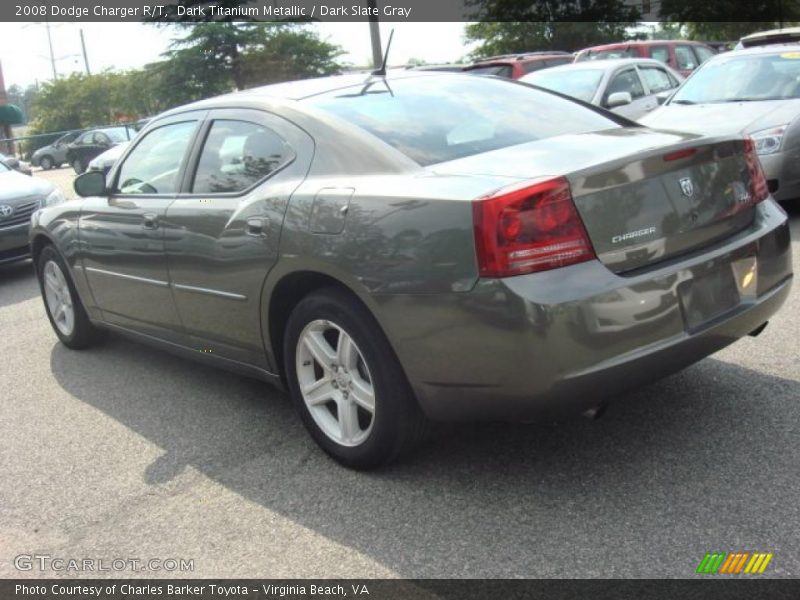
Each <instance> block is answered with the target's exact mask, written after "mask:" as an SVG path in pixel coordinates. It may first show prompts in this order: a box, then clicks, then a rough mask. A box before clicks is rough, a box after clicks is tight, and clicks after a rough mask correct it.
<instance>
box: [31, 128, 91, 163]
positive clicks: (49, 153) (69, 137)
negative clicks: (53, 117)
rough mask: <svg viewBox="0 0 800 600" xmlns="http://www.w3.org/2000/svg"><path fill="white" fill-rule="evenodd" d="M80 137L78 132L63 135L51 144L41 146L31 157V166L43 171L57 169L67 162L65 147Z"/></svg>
mask: <svg viewBox="0 0 800 600" xmlns="http://www.w3.org/2000/svg"><path fill="white" fill-rule="evenodd" d="M78 135H80V131H71V132H69V133H65V134H64V135H62V136H61V137H60V138H58V139H57V140H56V141H55V142H53V143H52V144H48V145H47V146H42V147H41V148H39V149H38V150H36V151H35V152H34V153H33V155H32V156H31V164H32V165H33V166H34V167H41V168H42V169H44V170H45V171H47V170H49V169H52V168H58V167H60V166H61V165H62V164H64V163H65V162H67V146H68V145H69V144H70V143H71V142H73V141H75V138H76V137H78Z"/></svg>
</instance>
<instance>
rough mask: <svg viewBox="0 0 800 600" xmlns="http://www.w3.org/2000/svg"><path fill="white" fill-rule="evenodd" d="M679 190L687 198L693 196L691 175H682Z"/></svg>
mask: <svg viewBox="0 0 800 600" xmlns="http://www.w3.org/2000/svg"><path fill="white" fill-rule="evenodd" d="M681 191H682V192H683V195H684V196H686V197H687V198H691V197H692V196H694V184H693V183H692V179H691V177H684V178H683V179H681Z"/></svg>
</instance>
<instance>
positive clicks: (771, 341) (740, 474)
mask: <svg viewBox="0 0 800 600" xmlns="http://www.w3.org/2000/svg"><path fill="white" fill-rule="evenodd" d="M35 176H42V177H47V178H48V179H52V180H54V181H57V182H58V183H59V184H60V185H64V186H65V187H67V188H68V186H69V182H70V180H71V178H72V172H71V170H69V169H60V170H56V171H52V172H47V173H37V174H36V175H35ZM790 214H791V218H792V232H793V236H794V240H795V241H794V242H793V251H794V259H795V267H796V268H800V210H798V209H796V208H794V209H792V210H791V213H790ZM0 332H2V336H1V337H2V339H1V340H0V343H2V354H1V356H2V360H0V383H1V384H2V392H0V396H1V397H2V411H1V412H0V577H18V576H23V577H24V576H36V577H39V576H42V575H45V576H58V575H65V574H68V575H75V573H64V572H57V571H55V572H54V571H49V572H46V573H41V572H39V571H38V570H35V569H34V570H32V571H23V572H20V571H18V570H16V568H15V567H14V557H16V556H18V555H20V554H47V555H50V556H52V557H62V558H95V559H105V560H107V561H111V560H113V559H115V558H138V559H142V560H148V559H151V558H155V559H166V558H176V559H180V558H183V559H192V560H193V561H194V571H193V572H192V573H173V572H159V573H156V574H154V573H144V574H143V573H140V572H134V571H131V570H126V571H122V572H118V573H113V575H115V576H136V575H138V576H143V575H144V576H153V575H157V576H173V575H177V576H187V575H190V576H195V577H212V576H213V577H384V576H385V577H476V578H477V577H647V578H650V577H690V576H692V575H693V574H694V572H695V569H696V567H697V565H698V563H699V562H700V560H701V559H702V558H703V555H704V554H705V553H706V552H711V551H722V552H735V551H750V552H752V551H761V552H772V553H774V559H773V560H772V563H771V564H770V566H769V569H768V570H767V572H766V574H765V575H766V576H782V577H798V576H800V502H798V490H800V468H798V465H800V351H798V340H800V286H798V285H795V287H794V289H793V291H792V294H791V296H790V298H789V301H788V302H787V304H786V305H785V306H784V308H783V309H782V310H781V312H780V313H779V314H778V315H776V317H775V318H774V319H773V320H772V322H771V324H770V326H769V327H767V329H766V330H765V331H764V333H763V334H762V335H761V336H760V337H758V338H746V339H743V340H741V341H740V342H738V343H737V344H735V345H733V346H731V347H729V348H727V349H725V350H723V351H722V352H719V353H718V354H716V355H714V356H713V357H711V358H708V359H706V360H704V361H702V362H701V363H699V364H697V365H695V366H693V367H691V368H689V369H687V370H686V371H684V372H682V373H680V374H677V375H674V376H672V377H670V378H668V379H665V380H663V381H660V382H658V383H655V384H653V385H650V386H648V387H646V388H643V389H640V390H638V391H636V392H633V393H630V394H628V395H626V396H624V397H621V398H619V399H618V401H617V402H615V403H614V404H612V406H611V407H610V409H609V410H608V411H607V413H606V415H605V416H604V417H603V418H602V419H600V420H598V421H588V420H585V419H577V418H576V419H574V420H568V421H567V420H565V421H559V422H546V423H537V424H532V425H506V424H486V425H469V426H441V427H437V428H436V429H435V431H434V435H433V436H432V438H431V440H430V441H429V442H428V443H427V445H426V446H425V447H424V448H423V449H422V450H421V451H420V452H419V453H418V454H417V455H416V456H414V457H413V458H412V459H411V460H408V461H406V462H404V463H402V464H399V465H396V466H392V467H391V468H388V469H385V470H383V471H379V472H372V473H366V474H365V473H355V472H351V471H348V470H346V469H344V468H342V467H339V466H338V465H337V464H336V463H334V462H333V461H332V460H330V459H328V458H327V457H326V456H325V455H323V454H322V453H321V452H320V451H319V450H318V449H317V448H316V446H315V445H314V444H313V442H312V441H311V439H310V438H309V437H308V436H307V435H306V433H305V431H304V430H303V428H302V425H301V424H300V421H299V419H297V418H296V417H295V415H294V413H293V410H292V407H291V406H290V403H289V401H288V398H287V397H286V396H284V395H283V394H281V393H278V392H276V391H274V390H272V389H271V388H269V387H267V386H265V385H264V384H262V383H260V382H257V381H253V380H249V379H246V378H243V377H239V376H235V375H231V374H228V373H225V372H221V371H215V370H210V369H208V368H205V367H202V366H198V365H196V364H194V363H192V362H189V361H185V360H182V359H178V358H174V357H172V356H170V355H167V354H163V353H161V352H158V351H155V350H152V349H150V348H148V347H145V346H141V345H138V344H136V343H134V342H131V341H127V340H125V339H121V338H117V337H111V338H110V339H109V340H108V341H107V342H106V343H105V344H104V345H102V346H100V347H98V348H94V349H91V350H87V351H84V352H74V351H70V350H67V349H66V348H65V347H63V346H62V345H61V344H59V343H58V342H57V340H56V337H55V335H54V334H53V332H52V331H51V329H50V325H49V323H48V321H47V319H46V317H45V313H44V309H43V307H42V302H41V300H40V298H39V290H38V287H37V283H36V280H35V278H34V275H33V272H32V267H31V264H30V262H25V263H20V264H16V265H13V266H6V267H0ZM442 360H446V357H442ZM95 574H97V573H95ZM82 575H87V576H91V575H92V573H83V574H82ZM106 575H108V573H106Z"/></svg>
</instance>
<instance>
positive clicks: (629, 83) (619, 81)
mask: <svg viewBox="0 0 800 600" xmlns="http://www.w3.org/2000/svg"><path fill="white" fill-rule="evenodd" d="M617 92H628V93H629V94H630V95H631V98H633V99H634V100H636V99H637V98H641V97H643V96H644V87H642V82H641V80H640V79H639V76H638V75H637V74H636V71H635V70H633V69H628V70H627V71H623V72H622V73H619V74H617V75H615V76H614V79H612V80H611V83H610V84H609V85H608V88H607V89H606V93H605V96H604V98H603V103H606V102H608V98H609V96H611V94H616V93H617Z"/></svg>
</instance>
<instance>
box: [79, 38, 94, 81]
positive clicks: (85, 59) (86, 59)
mask: <svg viewBox="0 0 800 600" xmlns="http://www.w3.org/2000/svg"><path fill="white" fill-rule="evenodd" d="M80 32H81V50H82V51H83V66H84V67H86V74H87V75H91V74H92V72H91V71H90V70H89V55H88V54H86V40H84V39H83V29H81V30H80Z"/></svg>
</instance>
